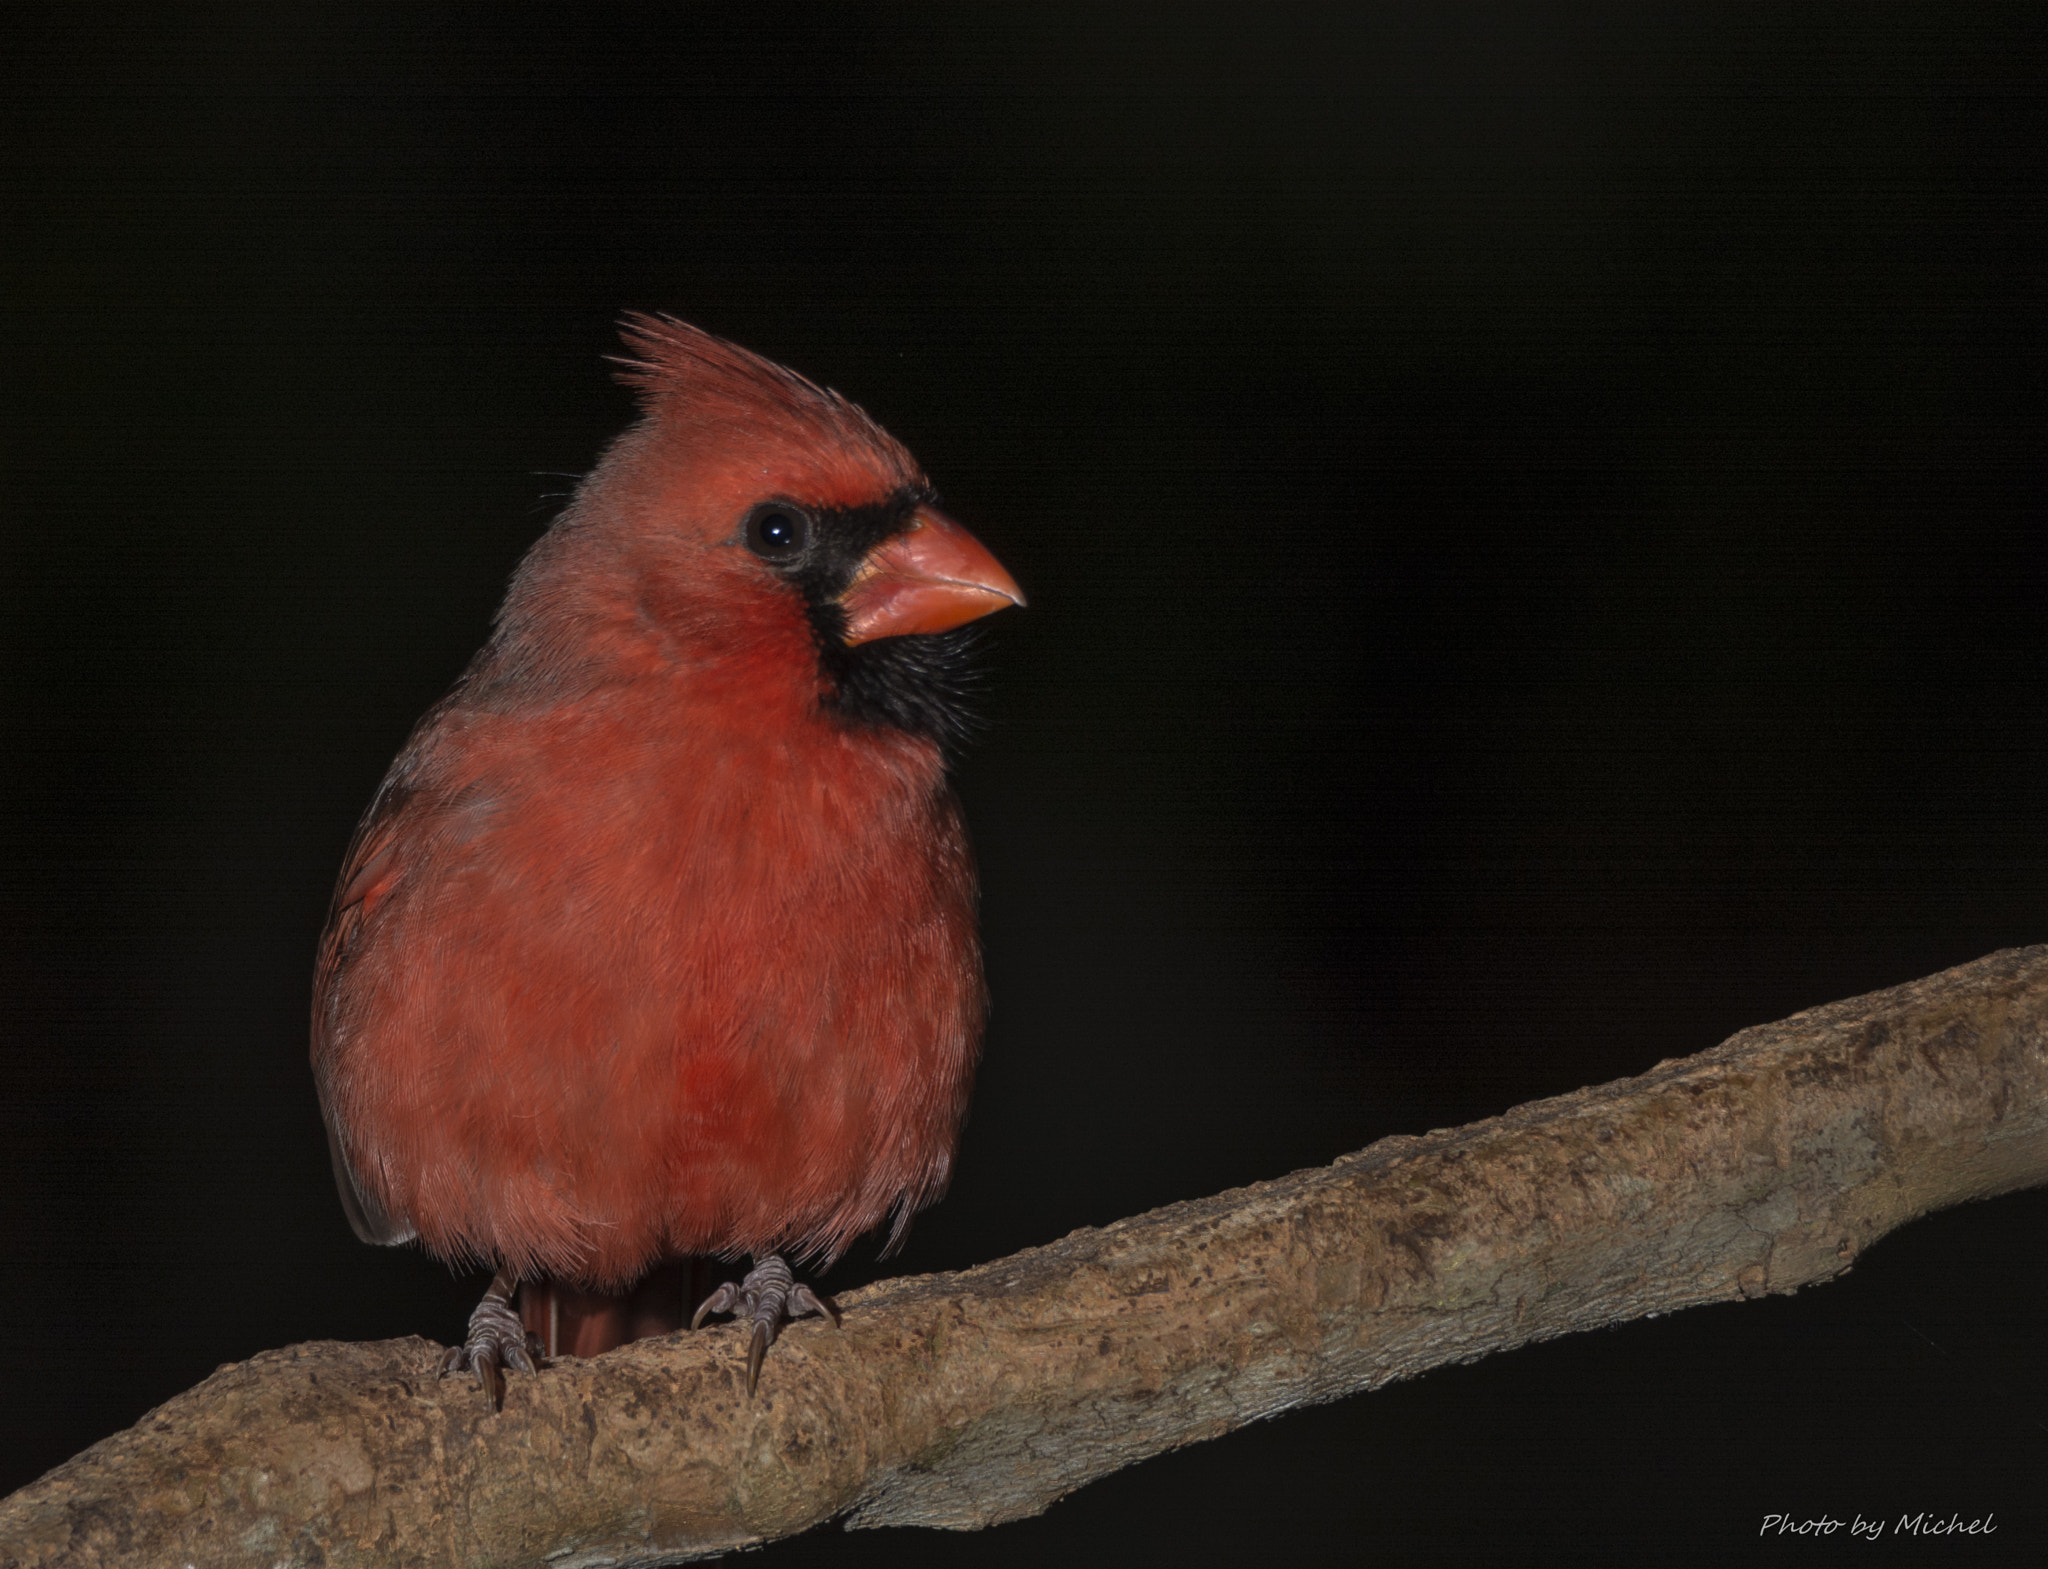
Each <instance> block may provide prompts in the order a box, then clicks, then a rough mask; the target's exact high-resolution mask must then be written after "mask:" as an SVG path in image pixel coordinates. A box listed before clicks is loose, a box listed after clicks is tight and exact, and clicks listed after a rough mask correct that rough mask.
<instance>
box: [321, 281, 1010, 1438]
mask: <svg viewBox="0 0 2048 1569" xmlns="http://www.w3.org/2000/svg"><path fill="white" fill-rule="evenodd" d="M625 339H626V344H627V347H628V349H629V351H630V353H631V357H630V358H629V359H626V360H624V361H623V362H622V363H623V366H624V369H623V370H622V372H621V379H622V380H624V381H625V382H627V383H628V384H629V385H631V386H633V387H634V388H636V389H637V390H638V392H639V395H640V399H641V405H642V418H641V420H640V422H639V423H638V424H637V425H635V426H634V427H633V428H632V429H630V430H629V431H628V432H627V433H626V434H625V435H624V436H622V437H621V438H620V439H619V440H618V441H617V442H616V443H615V444H614V445H613V446H612V448H611V449H610V451H609V452H607V453H606V454H605V456H604V458H603V460H602V461H601V462H600V463H599V464H598V466H597V467H596V469H595V470H594V471H593V472H592V473H591V474H590V475H589V477H588V478H586V479H585V480H584V482H583V484H582V486H581V487H580V488H579V489H578V491H577V492H576V496H575V499H574V500H573V501H572V502H571V504H570V505H569V507H568V509H567V511H565V512H564V513H563V514H562V516H561V517H560V519H559V520H557V522H556V523H555V524H554V526H553V527H552V528H550V529H549V530H548V532H547V533H546V534H545V535H544V536H543V537H542V538H541V540H540V541H539V542H538V543H537V544H536V545H535V546H534V547H533V549H532V550H531V551H530V552H529V553H528V554H527V556H526V559H525V560H524V561H523V562H522V563H521V564H520V567H519V569H518V571H517V573H516V574H515V575H514V576H513V579H512V583H511V587H510V589H509V591H508V592H507V594H506V597H505V603H504V605H503V607H502V608H501V609H500V610H499V612H498V616H497V619H496V622H495V630H494V631H493V633H492V636H491V639H490V641H489V642H488V643H486V644H485V645H484V648H483V650H482V652H481V653H479V654H478V655H477V656H476V658H475V659H474V660H473V661H472V662H471V664H470V666H469V668H468V670H466V671H465V672H464V673H463V675H462V677H461V678H460V679H459V680H458V681H457V682H456V683H455V688H454V690H453V691H451V692H450V693H449V694H448V696H447V697H445V698H443V699H442V700H441V702H440V703H439V704H437V705H436V706H435V707H434V708H433V709H431V710H430V711H429V712H428V713H427V715H426V717H425V718H424V719H422V720H421V721H420V723H419V726H418V728H417V729H415V730H414V732H413V734H412V737H411V739H410V740H409V741H407V743H406V745H405V749H404V750H403V751H402V752H401V753H399V756H398V760H397V761H396V762H395V763H394V764H392V767H391V772H390V774H389V775H388V776H387V777H386V778H385V780H384V783H383V785H382V787H381V788H380V789H379V790H378V792H377V795H376V797H375V799H374V800H373V801H372V802H371V805H370V809H369V812H368V814H367V815H366V816H365V817H364V819H363V822H362V826H361V827H360V828H358V829H357V831H356V836H355V840H354V843H353V844H352V845H351V846H350V848H349V852H348V858H347V861H346V863H345V864H344V866H343V868H342V872H341V878H340V883H339V887H338V891H337V892H336V894H335V897H334V906H333V910H332V913H331V914H330V915H329V917H328V923H327V930H326V933H325V935H324V937H323V938H322V940H321V946H320V955H319V966H318V971H317V974H316V977H315V983H314V1003H313V1052H312V1056H313V1070H314V1073H315V1076H316V1077H317V1079H318V1081H319V1089H320V1102H321V1106H322V1109H323V1110H324V1112H325V1114H326V1118H327V1133H328V1142H329V1145H330V1149H331V1152H332V1154H333V1158H334V1171H335V1180H336V1183H337V1185H338V1186H339V1188H340V1190H341V1201H342V1206H343V1208H344V1209H346V1210H347V1212H348V1218H349V1221H350V1223H351V1224H352V1225H353V1226H354V1227H355V1231H356V1235H357V1236H359V1237H361V1238H362V1239H363V1240H364V1241H366V1242H378V1243H399V1242H407V1241H411V1240H413V1239H418V1240H419V1241H420V1242H421V1243H422V1244H423V1245H424V1246H425V1247H426V1248H427V1249H428V1250H429V1251H430V1252H432V1253H434V1254H435V1255H436V1256H438V1257H440V1258H442V1259H444V1260H446V1261H449V1262H451V1263H455V1262H459V1261H464V1260H474V1261H486V1262H488V1263H490V1264H492V1265H494V1266H495V1267H496V1270H497V1274H496V1277H495V1279H494V1280H493V1281H492V1283H491V1287H490V1290H489V1291H488V1292H487V1293H486V1294H485V1297H484V1300H483V1301H482V1303H481V1304H479V1306H478V1308H477V1310H476V1313H475V1314H474V1315H473V1316H472V1317H471V1319H470V1324H469V1335H468V1340H467V1342H466V1343H465V1344H464V1345H461V1346H458V1347H456V1348H454V1349H453V1350H451V1351H450V1352H449V1354H448V1357H447V1361H446V1364H445V1366H444V1368H443V1371H444V1372H447V1371H449V1370H452V1369H468V1370H470V1371H472V1372H474V1374H475V1375H476V1377H477V1381H478V1382H479V1383H480V1384H481V1385H482V1386H483V1388H484V1390H485V1392H486V1393H487V1394H488V1395H489V1396H490V1398H491V1400H492V1401H493V1403H494V1404H495V1403H498V1402H500V1401H502V1399H503V1392H504V1386H503V1375H502V1372H501V1369H502V1368H504V1367H511V1368H515V1369H518V1370H519V1371H521V1372H528V1373H530V1372H532V1371H533V1368H534V1363H533V1360H532V1357H533V1355H534V1354H535V1353H544V1354H559V1353H561V1352H564V1351H573V1352H575V1353H577V1354H581V1355H593V1354H595V1353H596V1352H598V1351H602V1350H605V1349H608V1348H609V1347H610V1346H611V1345H615V1344H618V1343H620V1342H621V1341H623V1340H627V1339H631V1338H634V1337H635V1336H636V1335H638V1334H643V1333H649V1332H661V1331H666V1330H669V1329H674V1328H676V1327H678V1321H679V1319H680V1317H681V1311H682V1309H681V1306H680V1304H679V1303H677V1302H675V1301H674V1300H670V1301H668V1302H665V1303H664V1302H661V1301H656V1300H652V1298H653V1297H658V1296H660V1295H661V1292H659V1291H654V1292H652V1293H650V1290H649V1287H648V1286H647V1285H646V1281H647V1280H648V1279H649V1278H650V1272H654V1274H653V1276H652V1279H653V1280H654V1281H655V1282H656V1284H659V1283H660V1282H661V1281H662V1280H663V1278H664V1277H663V1276H662V1274H661V1273H660V1272H661V1271H662V1270H663V1269H664V1268H666V1269H667V1270H668V1271H669V1277H668V1278H673V1273H674V1270H675V1267H676V1266H675V1264H674V1261H677V1260H682V1259H686V1258H689V1257H692V1256H704V1255H719V1256H724V1257H735V1256H738V1255H741V1254H746V1255H750V1256H751V1258H752V1260H753V1268H752V1269H751V1271H750V1272H749V1273H748V1274H747V1275H746V1278H745V1280H744V1281H743V1282H741V1283H740V1284H739V1285H737V1286H735V1285H732V1284H730V1283H728V1284H727V1285H725V1286H724V1287H722V1288H721V1289H720V1290H719V1291H717V1292H716V1293H715V1294H713V1295H712V1296H711V1297H710V1298H709V1299H708V1300H706V1301H705V1302H704V1303H703V1304H702V1306H700V1307H699V1309H698V1311H697V1314H696V1320H697V1321H701V1320H702V1319H703V1317H704V1315H705V1314H706V1313H708V1312H726V1311H735V1310H736V1311H738V1312H739V1313H741V1314H742V1315H743V1316H744V1317H745V1319H746V1320H748V1321H749V1322H750V1323H751V1324H752V1333H751V1338H750V1346H749V1352H748V1388H749V1390H750V1391H751V1390H752V1389H753V1387H754V1384H755V1381H756V1380H757V1379H758V1377H759V1375H760V1368H761V1359H762V1356H763V1355H764V1353H765V1352H766V1350H767V1348H768V1346H769V1345H770V1344H771V1343H772V1342H773V1341H774V1339H775V1337H776V1334H777V1331H778V1330H779V1328H780V1327H781V1325H782V1323H783V1321H784V1319H785V1318H786V1317H790V1316H796V1315H799V1314H802V1313H806V1312H820V1311H825V1312H832V1311H833V1310H832V1309H831V1307H830V1304H829V1303H827V1302H825V1301H823V1300H821V1299H820V1298H818V1297H817V1296H815V1295H814V1294H813V1293H812V1292H811V1291H810V1289H809V1288H808V1287H807V1286H804V1285H802V1284H801V1283H798V1282H797V1281H796V1280H795V1279H794V1278H793V1276H792V1275H791V1272H790V1269H789V1266H788V1264H787V1263H786V1262H785V1260H784V1257H783V1255H785V1254H788V1255H792V1256H795V1257H798V1258H803V1257H814V1258H817V1259H820V1260H822V1261H823V1262H824V1263H826V1264H829V1263H830V1262H832V1261H833V1260H834V1259H836V1258H837V1257H838V1256H839V1255H840V1254H841V1253H842V1252H843V1251H844V1250H845V1249H846V1247H847V1245H848V1244H849V1243H850V1242H851V1241H852V1240H853V1239H854V1238H855V1237H857V1236H859V1235H860V1234H862V1233H863V1232H866V1231H868V1230H869V1229H871V1228H873V1227H875V1226H876V1225H878V1224H880V1223H881V1222H882V1221H883V1220H885V1219H888V1218H890V1217H891V1216H892V1215H893V1217H894V1224H893V1229H892V1231H891V1234H890V1246H891V1247H892V1248H893V1247H894V1246H895V1245H897V1244H898V1243H900V1242H901V1240H902V1237H903V1233H904V1229H905V1227H906V1226H907V1224H908V1222H909V1219H910V1216H911V1214H912V1213H913V1212H915V1211H916V1210H918V1209H921V1208H923V1207H924V1206H925V1205H927V1204H930V1203H931V1202H933V1201H934V1200H935V1199H937V1198H938V1197H939V1195H940V1194H941V1192H942V1191H943V1190H944V1188H945V1186H946V1183H947V1179H948V1177H949V1176H950V1174H951V1172H952V1166H953V1154H954V1149H955V1145H956V1143H957V1140H958V1137H959V1132H960V1124H961V1120H962V1117H963V1116H964V1114H965V1111H966V1107H967V1096H968V1089H969V1084H970V1080H971V1078H972V1074H973V1069H974V1063H975V1058H976V1055H977V1053H978V1052H979V1049H980V1039H981V1028H982V1015H983V1011H984V1005H985V1004H984V994H983V988H982V974H981V955H980V947H979V942H978V939H977V936H976V932H975V878H974V869H973V863H972V860H971V858H970V855H969V852H968V847H967V836H966V833H965V830H964V828H963V825H962V822H961V816H960V809H959V806H958V804H957V802H956V801H955V799H954V797H953V794H952V792H951V790H950V789H949V787H948V785H947V781H946V752H947V750H948V748H949V747H950V746H951V744H952V743H954V742H955V741H957V740H958V739H959V738H960V736H961V734H962V731H963V729H964V727H965V726H966V724H967V715H966V712H965V709H964V707H963V700H964V696H965V690H966V689H965V680H964V677H965V661H966V659H967V656H968V652H969V650H968V646H967V644H968V640H969V639H970V638H971V637H972V635H973V634H972V632H971V631H967V630H962V629H964V628H965V627H966V624H967V623H968V622H971V621H974V620H976V619H978V618H979V617H981V616H985V615H987V614H989V613H990V612H991V611H994V610H999V609H1001V608H1003V607H1004V606H1006V605H1021V604H1022V603H1023V602H1024V600H1023V595H1022V594H1021V593H1020V592H1019V591H1018V588H1017V585H1016V584H1015V583H1014V582H1013V581H1012V580H1011V578H1010V576H1009V574H1008V573H1007V572H1005V571H1004V570H1003V568H1002V567H1001V566H1000V565H999V564H998V563H997V561H996V559H995V558H994V557H993V556H992V555H990V554H989V552H988V551H987V550H986V549H985V548H984V547H983V546H982V545H981V544H979V543H978V542H977V541H976V540H975V539H974V538H973V537H972V536H971V535H969V534H968V533H967V532H966V530H964V529H962V528H961V527H960V526H959V525H958V524H957V523H955V522H953V521H952V520H951V519H949V518H948V517H946V516H945V514H944V513H942V512H940V511H939V510H938V509H937V507H936V506H935V504H934V497H933V492H932V489H931V486H930V484H929V482H928V481H927V480H926V479H925V477H924V475H923V473H922V472H921V471H920V470H919V468H918V466H917V464H916V463H915V462H914V461H913V460H912V459H911V457H910V455H909V453H907V452H906V451H904V449H903V448H902V447H901V446H899V445H898V444H897V443H896V442H895V441H894V440H893V439H892V438H891V437H890V436H889V435H888V434H887V433H885V432H884V431H883V430H882V429H881V428H880V427H879V426H877V425H876V424H875V423H874V422H873V421H872V420H870V419H869V418H868V417H867V415H866V414H864V413H863V412H862V411H861V410H860V409H858V408H857V407H855V406H854V405H853V404H851V403H849V402H847V401H846V400H845V399H844V398H842V397H840V396H839V395H838V394H837V393H834V392H831V391H828V390H825V389H823V388H820V387H818V386H815V385H813V384H812V383H811V382H809V381H806V380H805V379H804V378H803V377H801V376H798V375H796V374H795V373H794V372H792V371H789V370H785V369H783V368H782V367H781V366H779V365H775V364H772V363H770V362H769V361H767V360H765V359H762V358H760V357H759V356H757V355H754V354H751V353H749V352H747V351H746V350H745V349H742V348H739V347H737V346H736V345H734V344H731V343H726V342H723V341H721V340H720V339H718V338H714V337H712V336H711V335H709V334H708V333H705V332H702V331H699V330H698V329H696V328H694V327H690V326H687V325H685V324H684V323H682V322H678V321H675V320H672V319H670V318H667V317H646V316H633V317H629V318H628V319H627V321H626V324H625ZM636 1283H637V1284H639V1285H640V1292H639V1296H638V1297H637V1298H635V1297H633V1296H631V1295H630V1293H632V1291H633V1290H634V1288H635V1286H636ZM515 1292H516V1293H517V1296H518V1304H517V1310H516V1311H515V1307H514V1294H515ZM671 1295H672V1294H671ZM834 1316H835V1319H836V1313H835V1314H834ZM529 1335H531V1337H532V1338H531V1339H529Z"/></svg>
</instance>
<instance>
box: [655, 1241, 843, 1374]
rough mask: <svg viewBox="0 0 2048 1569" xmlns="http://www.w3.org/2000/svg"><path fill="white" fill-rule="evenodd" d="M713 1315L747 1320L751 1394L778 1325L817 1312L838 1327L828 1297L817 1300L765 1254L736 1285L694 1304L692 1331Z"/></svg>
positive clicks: (778, 1259)
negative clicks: (751, 1331)
mask: <svg viewBox="0 0 2048 1569" xmlns="http://www.w3.org/2000/svg"><path fill="white" fill-rule="evenodd" d="M713 1313H736V1314H739V1315H740V1316H741V1317H742V1318H745V1319H747V1320H749V1321H750V1322H751V1323H752V1324H753V1326H754V1332H753V1334H752V1335H751V1336H749V1337H748V1340H747V1393H748V1394H749V1395H751V1394H752V1393H753V1392H754V1386H755V1385H756V1384H758V1383H759V1382H760V1379H761V1364H762V1362H763V1361H764V1360H765V1359H766V1358H767V1355H768V1348H769V1347H770V1346H772V1345H774V1344H775V1341H776V1337H777V1336H779V1335H780V1334H781V1333H782V1326H783V1325H784V1324H786V1323H788V1322H789V1321H790V1320H791V1319H797V1318H802V1317H804V1316H805V1315H807V1314H811V1313H817V1314H820V1315H822V1316H824V1317H826V1318H829V1319H831V1320H832V1327H833V1328H834V1329H837V1328H838V1327H839V1309H838V1307H837V1306H836V1305H835V1304H834V1303H833V1302H832V1300H831V1298H829V1297H821V1296H819V1295H818V1294H817V1293H816V1292H815V1291H813V1290H811V1288H810V1287H809V1286H807V1285H805V1284H804V1283H803V1282H802V1281H800V1280H798V1279H796V1277H795V1276H793V1275H791V1274H790V1272H789V1265H788V1264H787V1263H785V1262H784V1261H783V1260H782V1258H781V1257H780V1256H779V1255H777V1254H774V1253H771V1254H769V1255H768V1256H767V1257H766V1258H764V1259H762V1260H761V1261H760V1262H759V1263H757V1264H755V1266H754V1267H753V1268H752V1269H750V1270H748V1271H747V1278H746V1279H745V1280H743V1281H741V1282H740V1283H739V1284H738V1285H734V1284H733V1283H732V1282H731V1281H729V1280H728V1281H727V1282H726V1283H725V1284H724V1285H722V1286H720V1287H719V1288H718V1289H717V1290H716V1291H714V1292H712V1293H711V1295H710V1296H708V1297H706V1298H705V1299H704V1300H703V1302H702V1303H700V1304H699V1305H698V1308H697V1312H696V1316H695V1317H693V1318H692V1319H691V1320H690V1327H691V1328H692V1329H695V1328H696V1327H697V1326H698V1325H699V1324H701V1323H703V1322H704V1320H705V1319H706V1318H707V1317H709V1316H710V1315H711V1314H713Z"/></svg>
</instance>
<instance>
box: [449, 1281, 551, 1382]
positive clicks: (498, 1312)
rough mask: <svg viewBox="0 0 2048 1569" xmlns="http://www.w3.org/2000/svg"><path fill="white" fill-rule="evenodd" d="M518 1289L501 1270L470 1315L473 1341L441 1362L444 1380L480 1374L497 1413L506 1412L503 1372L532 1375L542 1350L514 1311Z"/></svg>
mask: <svg viewBox="0 0 2048 1569" xmlns="http://www.w3.org/2000/svg"><path fill="white" fill-rule="evenodd" d="M518 1289H519V1277H518V1276H517V1275H515V1274H513V1273H512V1271H511V1270H509V1269H501V1270H499V1271H498V1273H497V1274H496V1275H494V1276H492V1277H491V1288H490V1290H488V1291H486V1292H485V1293H484V1299H483V1301H481V1302H479V1303H478V1304H477V1305H476V1311H475V1312H474V1313H472V1314H470V1315H469V1339H468V1340H467V1341H466V1342H465V1343H463V1344H462V1345H459V1346H450V1347H449V1348H448V1354H447V1355H446V1356H445V1357H443V1358H442V1359H441V1376H442V1377H443V1378H446V1377H447V1376H448V1375H449V1374H450V1373H453V1372H456V1371H458V1370H467V1371H468V1372H471V1373H474V1374H476V1381H477V1384H478V1386H479V1387H480V1388H482V1390H483V1392H484V1393H485V1394H486V1395H488V1396H489V1397H490V1401H491V1409H492V1410H493V1411H502V1410H503V1409H504V1408H505V1375H504V1373H503V1372H502V1371H501V1370H502V1369H503V1368H508V1367H509V1368H514V1369H516V1370H517V1371H519V1372H521V1373H531V1372H532V1371H533V1359H534V1357H535V1356H536V1355H537V1354H538V1353H539V1350H540V1345H539V1342H538V1339H537V1338H536V1337H535V1336H532V1335H529V1334H527V1332H526V1326H525V1325H524V1324H522V1323H520V1321H519V1314H518V1313H517V1312H515V1311H514V1310H513V1307H512V1293H513V1292H514V1291H516V1290H518Z"/></svg>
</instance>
